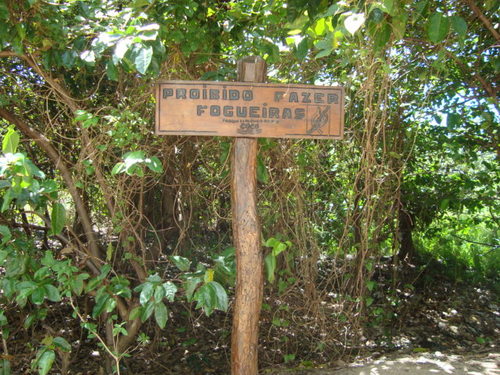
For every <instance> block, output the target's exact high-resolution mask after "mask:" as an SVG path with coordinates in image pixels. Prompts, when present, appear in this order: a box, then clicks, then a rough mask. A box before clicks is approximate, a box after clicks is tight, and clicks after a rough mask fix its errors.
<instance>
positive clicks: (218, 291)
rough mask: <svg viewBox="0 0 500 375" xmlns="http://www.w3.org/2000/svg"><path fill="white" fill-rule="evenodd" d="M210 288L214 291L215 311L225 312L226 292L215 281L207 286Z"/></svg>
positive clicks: (226, 304)
mask: <svg viewBox="0 0 500 375" xmlns="http://www.w3.org/2000/svg"><path fill="white" fill-rule="evenodd" d="M207 285H210V287H211V288H213V289H214V290H215V295H216V297H217V303H216V309H217V310H222V311H227V308H228V306H229V299H228V297H227V292H226V290H225V289H224V287H223V286H222V285H220V284H219V283H218V282H217V281H212V282H210V283H209V284H207Z"/></svg>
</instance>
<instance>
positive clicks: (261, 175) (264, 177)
mask: <svg viewBox="0 0 500 375" xmlns="http://www.w3.org/2000/svg"><path fill="white" fill-rule="evenodd" d="M257 180H259V182H261V183H263V184H267V183H268V182H269V174H268V173H267V168H266V166H265V164H264V162H263V161H262V158H261V157H260V156H259V157H258V158H257Z"/></svg>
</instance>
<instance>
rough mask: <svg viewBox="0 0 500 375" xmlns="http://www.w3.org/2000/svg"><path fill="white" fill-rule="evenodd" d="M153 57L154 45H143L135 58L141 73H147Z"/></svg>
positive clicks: (136, 65)
mask: <svg viewBox="0 0 500 375" xmlns="http://www.w3.org/2000/svg"><path fill="white" fill-rule="evenodd" d="M152 57H153V47H151V46H143V47H142V48H141V49H140V50H139V53H138V54H137V56H136V58H135V67H136V68H137V71H138V72H139V73H141V74H145V73H146V71H147V70H148V67H149V64H151V59H152Z"/></svg>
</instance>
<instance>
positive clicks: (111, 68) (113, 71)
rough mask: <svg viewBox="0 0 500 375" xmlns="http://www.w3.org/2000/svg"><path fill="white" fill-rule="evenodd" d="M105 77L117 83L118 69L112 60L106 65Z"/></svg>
mask: <svg viewBox="0 0 500 375" xmlns="http://www.w3.org/2000/svg"><path fill="white" fill-rule="evenodd" d="M106 75H107V76H108V79H110V80H111V81H118V69H117V68H116V65H115V64H114V63H113V61H112V60H109V61H108V63H107V64H106Z"/></svg>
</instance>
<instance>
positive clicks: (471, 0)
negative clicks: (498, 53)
mask: <svg viewBox="0 0 500 375" xmlns="http://www.w3.org/2000/svg"><path fill="white" fill-rule="evenodd" d="M463 1H464V2H465V3H466V4H467V5H468V6H469V8H471V9H472V11H473V12H474V14H475V15H476V16H477V17H478V18H479V19H480V20H481V22H482V23H483V24H484V26H486V28H487V29H488V30H489V31H490V33H491V35H493V37H494V38H495V40H496V41H497V42H500V34H499V33H498V31H496V30H495V28H494V27H493V25H492V24H491V22H490V20H489V19H488V17H486V16H485V15H484V13H483V12H482V11H481V9H479V7H478V6H477V4H476V2H475V0H463Z"/></svg>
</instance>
